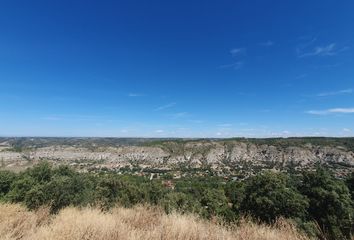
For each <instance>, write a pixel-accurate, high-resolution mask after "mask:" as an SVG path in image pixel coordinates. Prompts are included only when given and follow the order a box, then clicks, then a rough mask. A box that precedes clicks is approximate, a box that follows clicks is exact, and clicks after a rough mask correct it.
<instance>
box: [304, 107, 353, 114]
mask: <svg viewBox="0 0 354 240" xmlns="http://www.w3.org/2000/svg"><path fill="white" fill-rule="evenodd" d="M306 113H308V114H312V115H329V114H350V113H354V108H330V109H326V110H310V111H306Z"/></svg>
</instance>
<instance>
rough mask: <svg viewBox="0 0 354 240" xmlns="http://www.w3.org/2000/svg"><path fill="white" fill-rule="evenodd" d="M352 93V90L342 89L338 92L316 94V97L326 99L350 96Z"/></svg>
mask: <svg viewBox="0 0 354 240" xmlns="http://www.w3.org/2000/svg"><path fill="white" fill-rule="evenodd" d="M352 93H353V89H351V88H349V89H343V90H339V91H332V92H322V93H319V94H317V95H316V96H317V97H327V96H335V95H343V94H352Z"/></svg>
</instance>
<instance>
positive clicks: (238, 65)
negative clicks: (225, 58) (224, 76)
mask: <svg viewBox="0 0 354 240" xmlns="http://www.w3.org/2000/svg"><path fill="white" fill-rule="evenodd" d="M243 65H244V63H243V62H242V61H238V62H234V63H230V64H226V65H221V66H220V67H219V68H232V69H235V70H238V69H241V68H242V67H243Z"/></svg>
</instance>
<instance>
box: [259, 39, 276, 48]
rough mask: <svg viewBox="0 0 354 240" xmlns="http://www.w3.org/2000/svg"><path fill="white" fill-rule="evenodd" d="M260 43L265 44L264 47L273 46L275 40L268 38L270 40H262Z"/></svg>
mask: <svg viewBox="0 0 354 240" xmlns="http://www.w3.org/2000/svg"><path fill="white" fill-rule="evenodd" d="M259 45H260V46H263V47H271V46H273V45H274V42H273V41H270V40H268V41H266V42H261V43H259Z"/></svg>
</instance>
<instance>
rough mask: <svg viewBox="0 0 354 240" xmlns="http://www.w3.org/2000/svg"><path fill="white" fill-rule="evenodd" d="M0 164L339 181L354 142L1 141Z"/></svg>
mask: <svg viewBox="0 0 354 240" xmlns="http://www.w3.org/2000/svg"><path fill="white" fill-rule="evenodd" d="M0 160H1V164H2V167H3V168H17V169H21V168H24V167H26V166H30V165H32V164H33V163H36V162H38V161H41V160H48V161H52V162H54V163H57V164H61V163H66V164H71V165H73V166H77V167H79V168H81V169H84V170H94V169H102V168H104V169H108V170H114V171H119V170H120V169H121V168H126V167H128V168H132V167H138V168H142V169H160V170H171V169H181V168H193V169H212V170H215V171H222V172H225V171H226V172H228V171H229V172H231V173H235V171H236V172H254V171H258V170H262V169H275V170H281V171H282V170H286V171H287V170H301V169H311V168H313V167H314V166H315V165H317V164H321V165H325V166H328V167H330V168H333V169H335V170H336V172H337V174H338V175H339V176H341V175H345V174H347V173H349V172H351V171H352V170H353V169H354V138H287V139H283V138H272V139H246V138H238V139H222V140H221V139H144V138H0Z"/></svg>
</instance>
